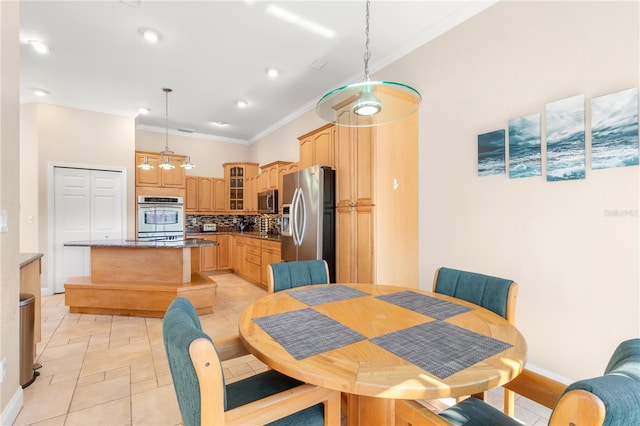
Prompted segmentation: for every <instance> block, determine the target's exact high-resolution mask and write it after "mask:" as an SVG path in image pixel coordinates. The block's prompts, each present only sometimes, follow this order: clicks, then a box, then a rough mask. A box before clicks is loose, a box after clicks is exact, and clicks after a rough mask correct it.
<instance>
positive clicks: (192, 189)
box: [184, 176, 198, 212]
mask: <svg viewBox="0 0 640 426" xmlns="http://www.w3.org/2000/svg"><path fill="white" fill-rule="evenodd" d="M185 187H186V191H185V199H184V211H185V212H196V211H197V210H198V178H197V177H196V176H187V177H186V178H185Z"/></svg>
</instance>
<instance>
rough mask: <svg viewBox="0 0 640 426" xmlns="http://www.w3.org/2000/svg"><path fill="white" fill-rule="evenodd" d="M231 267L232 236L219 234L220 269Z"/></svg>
mask: <svg viewBox="0 0 640 426" xmlns="http://www.w3.org/2000/svg"><path fill="white" fill-rule="evenodd" d="M228 269H231V236H230V235H218V271H221V270H228Z"/></svg>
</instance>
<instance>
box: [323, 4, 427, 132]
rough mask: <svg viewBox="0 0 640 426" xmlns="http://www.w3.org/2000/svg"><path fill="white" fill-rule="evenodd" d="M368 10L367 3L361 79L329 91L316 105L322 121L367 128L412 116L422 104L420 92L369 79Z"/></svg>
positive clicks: (404, 85) (399, 85)
mask: <svg viewBox="0 0 640 426" xmlns="http://www.w3.org/2000/svg"><path fill="white" fill-rule="evenodd" d="M369 8H370V1H369V0H367V5H366V18H365V22H366V26H365V37H366V42H365V54H364V78H363V80H362V81H361V82H360V83H354V84H349V85H347V86H342V87H338V88H337V89H334V90H332V91H330V92H329V93H327V94H326V95H324V96H323V97H322V98H320V100H319V101H318V104H317V105H316V112H317V113H318V115H319V116H320V117H321V118H322V119H324V120H326V121H328V122H330V123H335V124H336V125H338V126H350V127H369V126H378V125H381V124H386V123H391V122H393V121H396V120H400V119H402V118H404V117H407V116H409V115H411V114H412V113H413V112H414V111H416V110H417V109H418V107H419V106H420V102H421V101H422V97H421V96H420V93H419V92H418V91H417V90H416V89H414V88H413V87H411V86H408V85H406V84H402V83H395V82H392V81H371V80H370V79H369V58H370V57H371V52H370V51H369Z"/></svg>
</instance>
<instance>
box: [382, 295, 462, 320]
mask: <svg viewBox="0 0 640 426" xmlns="http://www.w3.org/2000/svg"><path fill="white" fill-rule="evenodd" d="M378 299H380V300H384V301H385V302H389V303H393V304H394V305H397V306H401V307H403V308H406V309H409V310H412V311H414V312H418V313H420V314H423V315H427V316H430V317H431V318H435V319H439V320H445V319H447V318H451V317H453V316H456V315H460V314H463V313H465V312H468V311H471V310H473V309H471V308H469V307H467V306H462V305H458V304H457V303H452V302H448V301H446V300H442V299H437V298H435V297H431V296H426V295H424V294H420V293H416V292H413V291H400V292H398V293H391V294H385V295H383V296H378Z"/></svg>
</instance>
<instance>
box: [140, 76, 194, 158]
mask: <svg viewBox="0 0 640 426" xmlns="http://www.w3.org/2000/svg"><path fill="white" fill-rule="evenodd" d="M162 91H163V92H164V96H165V139H164V150H162V151H160V159H159V161H160V165H159V166H158V167H160V168H161V169H163V170H171V169H174V168H175V167H176V166H174V165H173V151H171V149H169V93H171V92H173V90H172V89H169V88H168V87H164V88H163V89H162ZM138 167H139V168H140V169H142V170H150V169H153V166H152V165H151V164H149V158H148V157H146V156H145V157H144V158H143V160H142V163H140V164H138ZM180 167H182V168H183V169H186V170H191V169H193V168H195V167H196V166H195V165H194V164H193V163H192V162H191V157H190V156H188V155H187V156H186V157H185V159H184V161H183V162H182V164H181V165H180Z"/></svg>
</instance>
